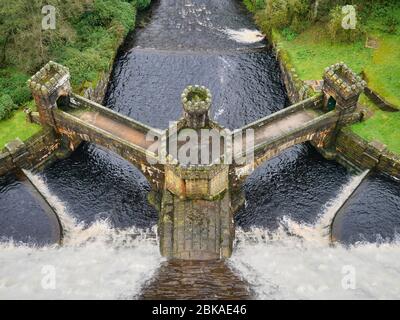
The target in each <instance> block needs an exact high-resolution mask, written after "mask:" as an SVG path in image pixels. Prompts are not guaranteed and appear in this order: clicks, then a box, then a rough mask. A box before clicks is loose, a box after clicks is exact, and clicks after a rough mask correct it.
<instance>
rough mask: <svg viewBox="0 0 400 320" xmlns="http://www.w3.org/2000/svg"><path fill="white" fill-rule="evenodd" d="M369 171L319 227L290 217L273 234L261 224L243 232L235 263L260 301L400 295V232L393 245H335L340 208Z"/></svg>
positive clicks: (347, 190)
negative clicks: (332, 228)
mask: <svg viewBox="0 0 400 320" xmlns="http://www.w3.org/2000/svg"><path fill="white" fill-rule="evenodd" d="M367 174H368V172H364V173H363V174H361V175H359V176H354V177H352V178H351V179H350V180H349V181H348V183H347V184H346V185H344V186H343V187H342V189H341V191H340V192H339V194H338V195H337V197H336V198H335V199H334V200H332V201H330V202H328V203H327V204H326V206H325V208H324V211H323V213H322V214H321V215H320V216H319V218H318V219H317V221H316V223H315V224H314V225H310V224H304V223H303V224H301V223H297V222H294V221H292V220H290V219H288V218H284V219H283V221H282V224H281V227H280V228H279V229H278V230H277V231H275V232H273V233H270V232H268V230H264V229H258V228H254V229H253V230H251V231H249V232H244V231H243V230H238V231H237V233H236V239H237V240H236V249H235V252H234V255H233V257H232V258H231V260H230V266H231V267H232V268H233V269H234V270H236V271H237V272H239V273H240V275H241V276H242V277H243V278H245V279H246V280H247V281H248V282H249V283H250V284H251V285H252V287H253V290H254V291H255V292H256V294H257V298H258V299H398V298H399V297H400V283H399V281H398V280H396V279H399V275H400V250H399V249H400V237H399V236H397V237H396V239H395V240H394V241H393V242H391V243H381V244H372V243H358V244H356V245H354V246H350V247H345V246H343V245H341V244H334V245H332V244H331V243H330V241H331V240H330V226H331V224H332V223H333V219H334V218H335V215H336V213H337V211H338V210H339V209H340V208H341V207H342V205H343V204H344V202H345V201H346V200H347V199H348V198H349V197H350V196H351V195H352V194H353V192H354V191H355V189H357V187H358V186H359V185H360V184H361V183H362V181H363V180H364V178H365V177H366V176H367ZM379 270H382V271H383V270H385V271H384V272H379Z"/></svg>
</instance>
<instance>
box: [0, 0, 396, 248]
mask: <svg viewBox="0 0 400 320" xmlns="http://www.w3.org/2000/svg"><path fill="white" fill-rule="evenodd" d="M243 28H247V29H255V26H254V25H253V23H252V21H251V19H250V17H249V16H248V14H247V13H245V12H244V9H243V6H242V5H240V4H239V1H233V0H232V1H228V0H222V1H221V0H208V1H206V0H203V1H197V0H196V1H188V0H187V1H172V0H164V1H157V2H156V3H155V4H154V5H153V13H152V15H151V20H150V23H149V24H148V25H147V26H146V27H145V28H143V29H141V30H139V31H138V32H136V33H135V34H133V35H132V36H131V37H130V38H129V39H130V40H128V41H127V42H126V43H125V44H124V49H123V50H122V51H121V52H120V54H119V56H118V58H117V60H116V63H115V66H114V70H113V74H112V80H111V82H110V86H109V90H108V93H107V97H106V99H105V104H106V105H107V106H109V107H110V108H112V109H114V110H116V111H118V112H121V113H123V114H126V115H128V116H130V117H132V118H135V119H137V120H139V121H142V122H145V123H147V124H149V125H151V126H154V127H160V128H165V127H167V126H168V123H169V121H173V120H176V119H178V118H179V117H180V115H181V110H182V109H181V106H180V94H181V92H182V90H183V89H184V88H185V87H186V86H187V85H189V84H201V85H206V86H207V87H209V88H210V89H211V91H212V93H213V96H214V104H213V109H212V113H213V116H214V118H215V119H216V120H217V121H219V122H220V123H221V124H222V125H224V126H226V127H229V128H238V127H240V126H242V125H244V124H246V123H249V122H252V121H254V120H256V119H258V118H261V117H263V116H266V115H268V114H271V113H273V112H275V111H277V110H279V109H282V108H284V107H285V106H287V104H288V102H287V96H286V93H285V90H284V86H283V85H282V82H281V77H280V74H279V69H278V65H277V62H276V60H275V57H274V55H273V53H272V52H271V51H270V50H269V49H267V48H265V49H264V50H260V49H255V48H259V47H260V46H262V45H264V44H265V43H263V42H256V43H252V44H243V43H239V42H237V41H235V40H232V39H230V38H229V36H228V34H227V32H226V30H227V29H233V30H237V31H240V30H241V29H243ZM72 76H73V75H72ZM41 175H42V177H43V179H44V180H45V181H46V183H47V184H48V186H49V188H50V190H51V192H52V193H53V194H54V195H56V196H57V197H58V198H59V199H60V201H62V202H63V203H64V204H65V206H66V207H67V208H68V210H69V212H70V213H71V214H73V215H74V216H75V217H76V218H77V219H78V221H83V222H85V223H87V224H90V223H91V222H93V221H95V220H98V219H108V220H109V221H110V222H111V223H112V225H114V226H115V227H117V228H124V227H128V226H139V227H151V226H152V225H154V224H155V223H156V221H157V212H155V210H154V209H152V208H151V207H150V206H149V205H148V203H147V201H146V196H147V192H148V191H149V185H148V183H147V182H146V180H145V179H144V177H143V176H142V175H141V174H140V172H139V171H138V170H136V169H135V168H134V167H132V166H131V165H130V164H129V163H127V162H125V161H124V160H122V159H120V158H119V157H117V156H115V155H114V154H112V153H110V152H109V151H105V150H102V149H100V148H98V147H96V146H94V145H91V144H84V145H82V146H81V147H80V148H79V149H78V150H77V151H76V152H75V153H74V154H73V155H72V156H71V157H70V158H68V159H66V160H63V161H59V162H57V163H55V164H53V165H52V166H50V167H49V168H47V169H46V170H45V171H44V172H43V173H42V174H41ZM350 178H351V175H350V174H348V173H347V172H346V170H345V169H344V168H342V167H341V166H339V165H338V164H336V163H334V162H330V161H326V160H324V159H323V158H322V157H321V156H320V155H319V154H318V153H317V152H316V151H315V150H314V149H313V148H312V147H310V146H308V145H306V144H305V145H300V146H297V147H294V148H292V149H290V150H287V151H286V152H284V153H283V154H282V155H280V156H279V157H277V158H275V159H273V160H271V161H269V162H268V163H265V164H264V165H263V166H262V167H260V168H259V169H258V170H257V171H256V172H255V173H254V174H253V175H252V176H251V177H250V178H249V179H248V181H247V183H246V184H245V186H244V191H245V193H246V198H247V203H246V207H245V208H243V209H242V210H241V211H240V212H239V213H238V215H237V223H238V225H239V226H242V227H244V228H248V227H250V226H262V227H266V228H268V229H270V230H273V229H275V228H276V227H277V226H278V224H279V221H280V219H282V217H284V216H290V217H291V218H292V219H294V220H296V221H299V222H301V221H304V222H313V221H315V219H316V217H317V216H318V215H319V214H320V213H321V212H322V210H323V207H324V205H325V204H326V203H327V202H328V201H330V200H332V199H334V198H335V197H337V195H338V194H339V193H340V190H341V188H342V186H343V185H344V184H345V183H347V182H348V181H349V179H350ZM399 186H400V185H399V184H398V183H396V182H393V181H391V180H389V179H386V178H383V177H381V176H376V175H372V176H371V177H370V178H368V179H367V180H366V182H364V184H363V185H362V186H361V188H360V189H359V190H358V191H357V192H356V194H355V195H354V196H353V197H352V199H351V201H350V202H349V203H348V205H347V206H346V207H345V208H344V209H343V210H342V211H341V213H340V216H339V217H338V219H337V220H336V221H335V225H334V233H335V237H336V238H337V239H338V240H341V241H343V242H346V243H353V242H355V241H358V240H360V239H367V240H370V241H374V240H375V239H376V236H377V234H380V235H381V236H382V237H384V238H393V236H394V234H395V232H396V230H397V229H398V228H399V227H400V207H399V203H400V187H399ZM16 200H17V202H18V205H16ZM28 208H29V209H28ZM0 209H1V217H0V219H1V220H0V221H1V226H0V234H1V235H2V236H6V237H9V236H15V237H19V239H21V240H23V241H34V242H36V243H45V242H46V241H49V239H50V238H49V232H50V231H49V230H50V229H51V228H50V227H49V222H48V220H46V218H45V217H46V215H44V214H43V210H42V209H41V208H40V206H39V205H38V202H37V200H35V198H32V196H31V194H30V193H29V192H27V191H26V190H25V188H24V187H23V186H22V185H21V184H19V183H18V182H15V181H8V180H7V181H5V182H2V184H1V186H0ZM27 212H28V213H27ZM20 218H21V219H22V221H25V222H26V223H21V222H20ZM29 221H31V222H32V223H29ZM34 226H37V228H36V229H35V227H34Z"/></svg>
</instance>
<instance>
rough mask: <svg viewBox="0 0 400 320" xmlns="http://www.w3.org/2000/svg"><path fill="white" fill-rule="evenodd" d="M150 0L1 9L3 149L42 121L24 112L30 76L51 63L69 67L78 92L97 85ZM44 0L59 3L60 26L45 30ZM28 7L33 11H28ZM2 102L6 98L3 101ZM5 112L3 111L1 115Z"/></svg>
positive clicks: (83, 0)
mask: <svg viewBox="0 0 400 320" xmlns="http://www.w3.org/2000/svg"><path fill="white" fill-rule="evenodd" d="M150 2H151V0H130V1H129V0H72V1H67V2H65V1H62V0H49V1H46V3H44V2H42V1H33V2H30V1H26V0H16V1H9V2H7V3H5V4H4V6H3V5H2V8H1V9H0V48H1V52H0V53H1V54H0V65H1V69H0V109H2V110H3V111H4V112H1V111H2V110H0V149H2V147H3V146H4V143H6V142H8V141H10V140H12V139H15V138H16V137H19V138H20V139H22V140H24V139H27V138H29V137H30V136H31V135H32V134H33V133H36V132H37V130H38V128H39V127H38V126H35V125H30V124H27V123H26V121H25V118H24V114H23V112H22V110H23V108H24V107H25V106H27V105H30V106H32V101H31V99H32V97H31V95H30V92H29V89H28V88H27V85H26V81H27V80H28V79H29V78H30V77H31V76H32V75H33V74H34V73H35V72H36V71H38V70H39V69H40V68H41V67H42V66H43V65H44V64H45V63H46V62H48V61H49V60H54V61H56V62H58V63H61V64H63V65H65V66H67V67H69V68H70V72H71V78H72V79H71V81H72V85H73V89H74V91H75V92H78V93H81V92H82V91H83V90H85V89H86V88H88V87H94V86H96V84H97V82H98V81H99V80H100V77H101V76H102V75H103V74H104V73H106V72H108V71H109V70H110V69H111V67H112V63H113V60H114V57H115V54H116V51H117V49H118V47H119V46H120V44H121V43H122V41H123V40H124V38H125V36H126V35H127V33H128V32H129V31H130V30H132V29H133V28H134V25H135V22H136V13H137V10H142V9H145V8H146V7H148V5H149V4H150ZM43 5H53V6H54V7H55V8H56V29H55V30H41V28H40V26H41V23H42V18H43V17H44V15H42V13H41V8H42V6H43ZM27 12H29V13H31V15H30V16H27ZM1 101H5V102H4V103H3V104H2V103H1ZM1 115H3V116H1Z"/></svg>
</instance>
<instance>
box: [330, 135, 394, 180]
mask: <svg viewBox="0 0 400 320" xmlns="http://www.w3.org/2000/svg"><path fill="white" fill-rule="evenodd" d="M336 150H337V151H338V153H339V155H340V157H341V159H340V158H339V159H338V160H339V162H340V160H344V161H348V162H351V163H354V164H356V165H357V166H358V167H359V168H361V169H363V170H365V169H373V168H376V169H377V170H379V171H382V172H384V173H386V174H389V175H390V176H392V177H395V178H398V179H400V156H399V155H396V154H394V153H392V152H390V151H389V150H387V149H386V147H385V146H384V145H382V144H380V143H378V142H376V141H373V142H370V143H368V142H367V141H365V140H364V139H362V138H360V137H359V136H358V135H356V134H355V133H353V132H352V131H351V130H350V129H348V128H347V129H344V130H342V131H341V132H340V133H339V135H338V137H337V144H336Z"/></svg>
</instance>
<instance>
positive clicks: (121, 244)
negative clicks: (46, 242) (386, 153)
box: [0, 172, 400, 299]
mask: <svg viewBox="0 0 400 320" xmlns="http://www.w3.org/2000/svg"><path fill="white" fill-rule="evenodd" d="M26 175H27V176H28V178H29V179H30V181H31V182H32V183H33V184H34V185H35V186H36V188H38V190H39V191H40V193H41V194H42V195H43V196H44V197H45V198H46V199H47V201H48V202H49V203H50V205H51V206H52V207H53V209H54V210H55V211H56V212H57V215H58V216H59V219H60V221H61V224H62V226H63V229H64V238H63V245H62V246H58V245H55V246H50V247H44V248H35V247H28V246H23V245H18V244H15V243H13V242H12V241H10V242H8V243H2V244H1V245H0V298H1V299H13V298H22V299H24V298H25V299H31V298H35V299H55V298H56V299H132V298H136V297H137V296H138V295H139V294H140V291H141V288H142V287H143V285H144V284H145V283H146V281H147V280H149V279H151V278H152V276H153V275H154V273H155V271H156V270H157V268H158V267H159V266H160V264H161V262H162V259H161V257H160V255H159V251H158V245H157V238H156V236H155V234H156V232H155V230H154V229H153V230H148V231H144V230H139V229H137V228H130V229H126V230H116V229H113V228H111V227H110V226H109V224H108V223H107V221H97V222H95V223H94V224H92V225H90V226H88V227H85V226H84V225H82V224H79V223H77V222H76V220H75V219H74V218H73V217H72V216H71V215H70V214H69V213H68V209H67V208H66V207H65V205H64V204H63V203H62V202H61V201H60V200H59V199H58V198H57V197H56V196H54V195H53V194H52V193H51V192H50V190H49V189H48V187H47V185H46V183H45V181H44V180H43V178H42V177H41V176H39V175H33V174H31V173H29V172H26ZM365 175H366V173H364V174H362V175H360V176H356V177H353V178H351V179H350V181H349V182H348V183H347V184H346V185H345V186H344V187H343V188H342V190H341V192H340V193H339V195H338V196H337V197H336V198H335V199H334V200H333V201H331V202H329V203H328V204H327V205H326V207H325V210H324V212H323V214H321V216H320V218H319V219H318V221H317V222H316V223H315V224H314V225H306V224H300V223H296V222H293V221H291V220H290V219H284V221H283V222H282V227H281V228H280V229H278V230H277V231H275V232H273V233H270V232H268V230H263V229H253V230H251V231H249V232H244V231H242V230H238V232H237V243H236V248H235V252H234V255H233V257H232V258H231V259H230V261H229V265H230V267H231V268H232V269H233V270H234V271H235V272H236V273H238V274H239V275H240V276H242V277H243V278H245V279H246V280H247V281H248V282H249V283H250V284H251V285H252V287H253V289H254V291H255V292H256V294H257V298H258V299H313V298H314V299H328V298H333V299H337V298H344V299H355V298H358V299H360V298H361V299H372V298H377V297H379V298H398V297H399V296H400V285H399V283H397V282H396V281H393V279H398V277H399V273H400V250H399V244H400V242H399V241H395V242H394V243H385V244H380V245H376V244H359V245H356V246H353V247H350V248H346V247H344V246H341V245H335V246H331V245H330V237H329V226H330V224H331V222H332V219H333V218H334V216H335V214H336V212H337V210H338V209H339V208H340V207H341V206H342V204H343V202H344V201H345V200H347V198H348V197H349V196H350V195H351V194H352V193H353V192H354V189H355V188H357V187H358V186H359V184H360V183H361V181H362V180H363V178H364V177H365ZM379 270H385V272H384V273H379V272H377V271H379ZM53 280H54V283H53V282H52V281H53Z"/></svg>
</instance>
